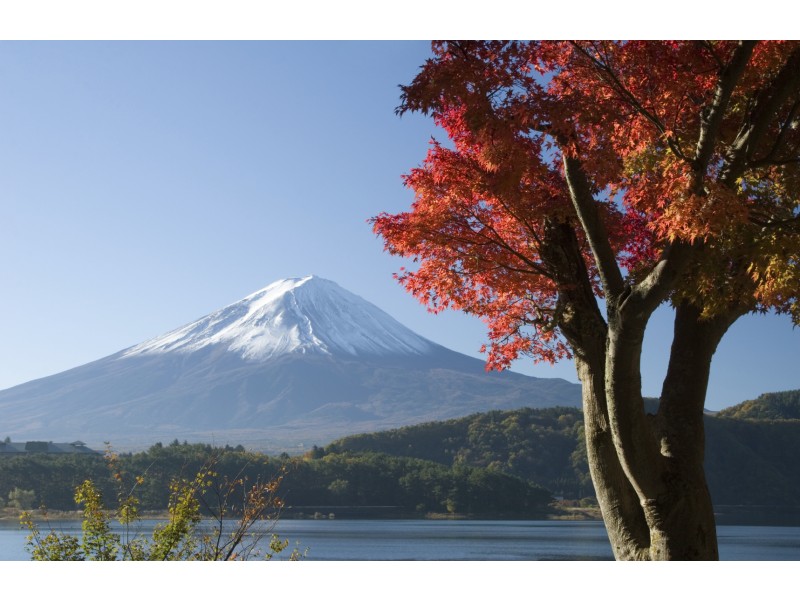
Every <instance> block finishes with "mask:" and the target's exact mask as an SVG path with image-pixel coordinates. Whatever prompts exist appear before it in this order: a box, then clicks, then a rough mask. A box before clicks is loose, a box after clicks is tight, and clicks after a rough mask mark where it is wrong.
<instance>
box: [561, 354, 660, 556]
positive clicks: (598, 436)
mask: <svg viewBox="0 0 800 600" xmlns="http://www.w3.org/2000/svg"><path fill="white" fill-rule="evenodd" d="M575 363H576V366H577V369H578V377H579V378H580V380H581V383H582V385H583V422H584V431H585V434H586V455H587V456H586V458H587V462H588V464H589V472H590V473H591V476H592V482H593V483H594V488H595V494H596V496H597V502H598V504H599V505H600V511H601V512H602V514H603V522H604V523H605V526H606V532H607V533H608V539H609V541H610V542H611V549H612V550H613V552H614V557H615V558H616V559H617V560H646V559H647V558H648V557H649V545H650V531H649V529H648V527H647V523H646V521H645V518H644V513H643V511H642V508H641V506H640V505H639V498H638V497H637V495H636V492H635V491H634V489H633V487H631V484H630V482H629V481H628V478H627V477H626V475H625V473H624V471H623V470H622V467H621V466H620V463H619V459H618V458H617V451H616V449H615V448H614V440H613V439H612V436H611V429H610V427H609V424H608V413H607V411H606V405H605V384H604V377H603V369H602V367H599V368H598V367H597V366H596V367H595V369H592V367H591V366H590V364H589V363H587V362H585V361H583V360H581V359H580V358H576V360H575ZM601 364H602V363H601Z"/></svg>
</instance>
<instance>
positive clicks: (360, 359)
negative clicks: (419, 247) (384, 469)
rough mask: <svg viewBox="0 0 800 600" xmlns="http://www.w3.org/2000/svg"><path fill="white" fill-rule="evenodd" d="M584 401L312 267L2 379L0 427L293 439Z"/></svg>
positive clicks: (286, 442)
mask: <svg viewBox="0 0 800 600" xmlns="http://www.w3.org/2000/svg"><path fill="white" fill-rule="evenodd" d="M579 405H580V388H579V386H578V385H576V384H572V383H569V382H567V381H564V380H563V379H539V378H534V377H529V376H525V375H520V374H517V373H512V372H503V373H496V372H486V371H485V369H484V364H483V362H482V361H480V360H478V359H475V358H471V357H468V356H465V355H463V354H459V353H457V352H454V351H452V350H448V349H447V348H444V347H443V346H440V345H438V344H435V343H433V342H431V341H429V340H427V339H425V338H424V337H421V336H419V335H417V334H416V333H414V332H413V331H411V330H410V329H408V328H406V327H405V326H403V325H401V324H400V323H399V322H397V321H396V320H395V319H393V318H392V317H390V316H389V315H388V314H386V313H385V312H383V311H382V310H380V309H379V308H377V307H376V306H374V305H373V304H371V303H369V302H367V301H366V300H364V299H362V298H360V297H359V296H356V295H355V294H352V293H351V292H348V291H347V290H345V289H343V288H341V287H340V286H339V285H337V284H336V283H334V282H332V281H328V280H326V279H322V278H319V277H315V276H310V277H303V278H296V279H284V280H280V281H276V282H275V283H273V284H271V285H269V286H267V287H266V288H264V289H262V290H260V291H258V292H255V293H254V294H251V295H249V296H247V297H246V298H244V299H242V300H240V301H239V302H236V303H234V304H231V305H230V306H227V307H225V308H223V309H221V310H218V311H216V312H214V313H212V314H210V315H207V316H205V317H203V318H201V319H198V320H197V321H194V322H193V323H190V324H188V325H185V326H184V327H180V328H179V329H176V330H174V331H171V332H169V333H166V334H164V335H161V336H159V337H156V338H154V339H151V340H149V341H146V342H143V343H141V344H139V345H137V346H133V347H131V348H128V349H126V350H122V351H120V352H118V353H116V354H113V355H111V356H108V357H106V358H102V359H100V360H97V361H95V362H92V363H89V364H86V365H83V366H80V367H76V368H74V369H71V370H69V371H65V372H63V373H58V374H56V375H51V376H49V377H45V378H42V379H37V380H34V381H30V382H28V383H24V384H21V385H18V386H16V387H13V388H10V389H7V390H3V391H0V434H2V435H10V436H11V437H12V438H15V439H19V440H23V439H24V440H33V439H40V440H41V439H49V440H71V439H80V440H82V441H84V442H86V443H87V444H89V445H95V446H97V445H100V444H102V443H103V442H106V441H108V442H110V443H112V445H113V446H114V447H115V448H117V449H131V450H132V449H139V448H143V447H146V446H148V445H150V444H153V443H155V442H157V441H169V440H171V439H173V438H180V439H187V440H189V441H199V442H206V443H214V444H217V445H219V444H226V443H233V444H238V443H241V444H244V445H246V446H247V447H250V448H254V449H260V450H265V451H282V450H286V451H298V450H302V449H303V448H306V447H309V446H310V445H311V444H325V443H327V442H329V441H331V440H333V439H335V438H337V437H341V436H343V435H349V434H353V433H361V432H369V431H377V430H381V429H389V428H394V427H400V426H404V425H412V424H418V423H422V422H425V421H432V420H441V419H449V418H456V417H461V416H466V415H468V414H471V413H475V412H483V411H487V410H495V409H512V408H520V407H523V406H532V407H540V408H541V407H547V406H579Z"/></svg>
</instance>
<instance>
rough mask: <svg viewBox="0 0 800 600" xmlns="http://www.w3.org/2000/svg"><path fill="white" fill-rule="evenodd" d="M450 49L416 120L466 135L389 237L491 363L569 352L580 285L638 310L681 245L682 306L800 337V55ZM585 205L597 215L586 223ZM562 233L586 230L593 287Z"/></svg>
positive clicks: (653, 48)
mask: <svg viewBox="0 0 800 600" xmlns="http://www.w3.org/2000/svg"><path fill="white" fill-rule="evenodd" d="M433 53H434V56H433V58H431V59H430V60H428V61H427V63H426V64H425V65H424V66H423V67H422V69H421V71H420V73H419V74H418V76H417V77H416V78H415V79H414V81H413V82H412V83H411V84H410V85H408V86H404V87H403V88H402V90H403V95H402V105H401V106H400V107H399V109H398V112H399V113H403V112H406V111H415V112H422V113H425V114H429V115H432V116H433V118H434V120H435V123H436V125H437V126H438V127H440V128H441V129H442V130H443V131H444V132H446V135H447V138H448V139H447V140H445V141H437V140H433V141H431V145H430V149H429V151H428V154H427V156H426V157H425V159H424V162H423V163H422V164H421V165H420V166H419V167H417V168H415V169H413V170H412V171H411V172H410V173H408V174H407V175H406V176H405V183H406V185H407V186H408V187H410V188H411V189H413V191H414V193H415V202H414V204H413V207H412V208H411V210H410V211H409V212H404V213H401V214H394V215H393V214H386V213H384V214H381V215H379V216H377V217H376V218H375V219H373V225H374V229H375V231H376V232H377V233H378V234H379V235H381V236H382V237H383V238H384V240H385V244H386V248H387V250H388V251H390V252H391V253H393V254H398V255H402V256H406V257H411V258H413V259H414V261H415V262H416V265H415V267H414V269H413V270H402V271H401V272H400V273H399V274H398V275H397V277H398V278H399V280H400V281H401V282H402V284H403V285H404V286H405V287H406V288H407V289H408V290H409V291H410V292H412V293H413V294H414V295H415V296H416V297H417V298H419V299H420V300H421V301H422V302H424V303H425V304H427V305H428V306H429V308H430V309H431V310H433V311H439V310H442V309H445V308H453V309H457V310H461V311H464V312H467V313H471V314H475V315H478V316H480V317H481V318H483V319H484V320H485V322H486V323H487V325H488V329H489V340H490V344H489V348H488V351H489V361H488V364H489V366H491V367H494V368H504V367H507V366H508V365H509V363H510V362H511V361H512V360H514V359H515V358H517V357H518V356H521V355H529V356H532V357H533V358H534V359H535V360H544V361H556V360H558V359H560V358H562V357H567V356H569V355H570V353H571V352H572V351H573V348H571V346H570V344H569V343H568V342H567V341H566V340H565V338H564V336H563V335H562V333H563V332H560V329H559V327H560V324H561V322H562V316H563V311H564V310H565V308H566V307H565V304H564V303H563V302H562V301H561V298H562V297H563V295H564V290H565V289H566V288H565V286H567V287H568V286H569V285H575V286H579V285H580V280H581V278H588V279H589V283H590V286H591V289H592V291H593V293H594V294H595V295H596V296H597V297H599V298H603V297H605V296H607V295H608V294H609V292H610V291H615V292H616V293H618V295H619V296H620V297H624V290H625V289H630V288H631V287H632V286H635V285H636V284H637V283H640V282H642V281H643V280H645V279H646V278H647V277H648V276H652V274H653V273H654V271H656V270H657V269H658V267H659V264H660V262H661V261H663V260H664V258H665V256H668V255H669V253H670V252H672V253H675V252H676V248H678V247H680V248H682V249H683V252H682V255H681V256H682V261H681V262H680V271H681V276H680V277H679V278H678V279H676V280H675V281H674V282H673V283H672V284H671V285H670V290H669V292H668V293H667V294H665V299H666V300H669V301H671V302H672V303H673V304H676V303H678V302H681V301H689V302H691V303H692V304H694V305H696V306H697V307H699V308H700V309H701V310H702V315H703V316H704V317H712V316H714V315H717V314H720V313H725V312H734V313H736V314H745V313H747V312H752V311H767V310H770V309H774V310H776V311H778V312H782V313H790V314H791V316H792V318H793V320H794V322H795V323H796V324H800V304H799V303H798V295H799V294H800V159H799V158H798V154H799V152H798V150H799V149H800V101H798V96H799V95H800V90H798V89H797V88H798V83H797V80H798V79H799V78H798V71H800V44H799V43H797V42H760V43H747V42H744V43H739V42H718V43H701V42H666V41H665V42H652V41H648V42H624V43H623V42H620V43H612V42H591V43H589V42H558V41H545V42H524V43H523V42H510V43H509V42H466V43H454V42H450V43H435V44H434V45H433ZM570 168H571V169H572V172H571V176H570V177H567V172H566V171H567V170H568V169H570ZM576 187H577V188H581V187H583V188H584V189H576ZM574 198H584V199H586V198H589V199H591V201H592V202H591V206H590V205H589V204H588V203H584V206H583V208H584V210H583V211H580V210H578V211H576V204H575V200H574ZM558 224H569V225H570V226H572V228H573V230H574V232H575V234H574V235H575V239H576V242H577V244H578V246H579V251H580V253H581V255H582V257H583V261H584V263H585V273H575V274H568V275H565V273H563V272H561V273H556V272H554V270H555V269H556V268H557V267H556V266H555V265H557V264H558V260H557V257H556V256H554V253H557V252H558V244H556V243H554V241H553V236H552V228H553V227H554V226H556V225H558ZM600 238H602V239H600ZM570 282H572V283H570Z"/></svg>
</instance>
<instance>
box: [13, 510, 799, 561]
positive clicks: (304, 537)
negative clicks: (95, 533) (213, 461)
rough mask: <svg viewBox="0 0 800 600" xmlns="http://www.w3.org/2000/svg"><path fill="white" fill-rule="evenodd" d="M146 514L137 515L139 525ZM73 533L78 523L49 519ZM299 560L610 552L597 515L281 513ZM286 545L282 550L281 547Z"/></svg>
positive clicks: (18, 548)
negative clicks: (318, 516) (478, 517)
mask: <svg viewBox="0 0 800 600" xmlns="http://www.w3.org/2000/svg"><path fill="white" fill-rule="evenodd" d="M153 524H154V522H153V521H144V522H142V523H141V527H142V531H146V530H147V528H148V527H152V526H153ZM54 527H55V528H56V530H58V531H64V532H69V533H73V534H79V533H80V523H79V522H77V521H66V522H58V523H54ZM276 532H277V533H278V534H279V535H280V536H281V537H282V538H288V539H289V540H290V541H291V543H292V546H294V545H297V547H298V548H299V549H300V550H304V549H306V548H308V554H307V556H306V560H462V561H463V560H467V561H478V560H493V561H514V560H612V558H613V556H612V554H611V547H610V545H609V543H608V538H607V537H606V532H605V528H604V527H603V524H602V523H601V522H599V521H423V520H420V521H413V520H345V519H335V520H318V521H315V520H308V521H292V520H283V521H280V522H279V523H278V524H277V528H276ZM717 535H718V537H719V546H720V558H721V559H722V560H772V561H781V560H800V527H766V526H733V525H720V526H718V527H717ZM25 537H26V532H25V531H23V530H21V529H19V526H18V525H17V523H15V522H14V521H2V522H0V560H28V559H29V558H30V556H29V554H28V553H27V552H26V551H25ZM287 552H288V551H287Z"/></svg>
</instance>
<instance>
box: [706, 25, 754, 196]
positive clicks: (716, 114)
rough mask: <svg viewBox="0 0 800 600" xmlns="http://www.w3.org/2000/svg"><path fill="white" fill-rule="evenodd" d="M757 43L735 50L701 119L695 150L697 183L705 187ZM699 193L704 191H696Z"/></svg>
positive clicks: (746, 42) (742, 44) (750, 43)
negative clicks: (733, 97) (731, 104)
mask: <svg viewBox="0 0 800 600" xmlns="http://www.w3.org/2000/svg"><path fill="white" fill-rule="evenodd" d="M755 46H756V42H750V41H745V42H739V45H738V46H737V47H736V49H735V50H734V51H733V56H731V60H730V62H728V64H727V65H726V66H725V67H724V68H723V69H722V72H721V73H720V77H719V82H718V83H717V88H716V90H715V92H714V100H713V101H712V103H711V106H709V107H707V109H704V110H703V112H702V115H701V118H700V121H701V125H700V135H699V136H698V138H697V148H696V150H695V158H694V165H695V169H696V172H697V175H698V178H697V184H696V185H700V186H702V180H703V177H704V176H705V173H706V169H708V163H709V161H710V160H711V155H712V154H713V152H714V146H715V144H716V142H717V137H718V135H719V128H720V125H721V124H722V117H723V116H724V114H725V111H726V109H727V108H728V102H729V101H730V98H731V95H732V94H733V90H734V88H735V87H736V84H737V83H738V82H739V80H740V79H741V77H742V73H744V69H745V66H747V62H748V61H749V60H750V57H751V56H752V54H753V49H754V48H755ZM695 191H696V192H698V193H699V191H700V190H695Z"/></svg>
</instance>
